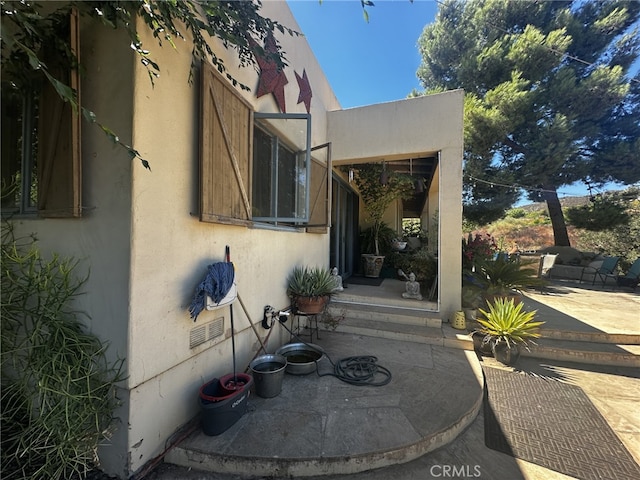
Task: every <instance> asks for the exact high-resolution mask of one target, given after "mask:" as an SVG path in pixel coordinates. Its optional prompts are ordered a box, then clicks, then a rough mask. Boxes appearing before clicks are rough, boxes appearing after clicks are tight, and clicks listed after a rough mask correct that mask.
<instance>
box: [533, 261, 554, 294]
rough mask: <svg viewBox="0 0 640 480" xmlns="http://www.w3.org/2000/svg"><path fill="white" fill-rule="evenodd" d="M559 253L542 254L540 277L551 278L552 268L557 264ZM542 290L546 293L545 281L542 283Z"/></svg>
mask: <svg viewBox="0 0 640 480" xmlns="http://www.w3.org/2000/svg"><path fill="white" fill-rule="evenodd" d="M557 258H558V254H557V253H556V254H551V253H545V254H544V255H540V263H539V265H538V278H540V279H549V280H551V269H552V268H553V266H554V265H555V264H556V259H557ZM540 292H541V293H544V283H541V284H540Z"/></svg>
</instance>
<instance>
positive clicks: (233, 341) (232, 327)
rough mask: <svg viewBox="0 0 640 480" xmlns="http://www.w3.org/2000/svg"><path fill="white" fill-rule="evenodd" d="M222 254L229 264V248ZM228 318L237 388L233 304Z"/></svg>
mask: <svg viewBox="0 0 640 480" xmlns="http://www.w3.org/2000/svg"><path fill="white" fill-rule="evenodd" d="M224 253H225V257H226V260H227V262H231V249H230V248H229V245H227V246H226V247H224ZM229 318H230V319H231V352H232V355H233V381H234V382H235V384H236V386H237V385H238V377H237V373H236V372H237V370H236V338H235V327H234V326H233V303H232V304H231V305H229Z"/></svg>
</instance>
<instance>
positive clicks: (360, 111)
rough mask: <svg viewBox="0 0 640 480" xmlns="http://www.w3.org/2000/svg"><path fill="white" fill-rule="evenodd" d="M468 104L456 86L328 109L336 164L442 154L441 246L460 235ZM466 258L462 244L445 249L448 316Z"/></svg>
mask: <svg viewBox="0 0 640 480" xmlns="http://www.w3.org/2000/svg"><path fill="white" fill-rule="evenodd" d="M463 105H464V92H463V91H462V90H456V91H452V92H445V93H440V94H436V95H428V96H424V97H416V98H410V99H406V100H399V101H395V102H388V103H382V104H377V105H368V106H365V107H358V108H351V109H347V110H340V111H333V112H329V114H328V119H329V120H328V121H329V123H328V137H329V138H330V139H331V141H332V153H333V163H334V165H344V164H350V163H364V162H370V161H382V160H395V159H402V158H411V157H413V158H415V157H420V156H423V155H427V154H433V153H436V152H437V153H438V154H439V157H440V161H439V164H438V173H439V175H438V179H437V180H436V181H437V183H436V184H434V185H433V186H432V190H433V189H438V187H439V186H440V185H446V188H442V189H439V195H438V196H437V198H438V202H437V205H434V203H435V202H433V199H434V198H433V197H435V195H432V194H431V192H430V196H429V197H430V199H429V213H430V215H431V216H432V215H433V212H435V211H436V210H437V211H438V212H439V231H438V233H439V239H440V241H439V242H438V243H439V245H443V242H442V239H452V238H461V235H462V230H461V228H462V227H461V225H462V149H463V131H462V126H463V125H462V118H463V116H462V113H463ZM435 191H438V190H434V192H435ZM423 220H424V219H423ZM427 220H428V221H431V219H430V218H428V219H427ZM449 245H450V244H449ZM461 262H462V260H461V255H460V249H459V248H446V249H445V248H441V249H440V251H439V256H438V282H439V286H440V288H439V292H440V298H439V311H440V312H441V314H442V318H443V319H445V320H446V319H448V318H450V316H451V315H452V313H453V312H454V311H456V310H458V309H460V294H461V281H460V268H461Z"/></svg>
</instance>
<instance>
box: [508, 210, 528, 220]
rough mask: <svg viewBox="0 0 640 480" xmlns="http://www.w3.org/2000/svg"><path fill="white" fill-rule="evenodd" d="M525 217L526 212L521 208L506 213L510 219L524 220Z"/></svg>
mask: <svg viewBox="0 0 640 480" xmlns="http://www.w3.org/2000/svg"><path fill="white" fill-rule="evenodd" d="M526 216H527V212H525V211H524V210H523V209H522V208H512V209H511V210H509V211H508V212H507V217H511V218H524V217H526Z"/></svg>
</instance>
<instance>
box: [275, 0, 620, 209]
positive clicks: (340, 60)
mask: <svg viewBox="0 0 640 480" xmlns="http://www.w3.org/2000/svg"><path fill="white" fill-rule="evenodd" d="M373 2H374V4H375V6H373V7H368V8H367V11H368V13H369V22H368V23H367V22H366V21H365V19H364V17H363V14H362V6H361V5H360V0H322V2H320V1H319V0H288V2H287V3H288V4H289V7H290V9H291V11H292V12H293V15H294V17H295V18H296V21H297V22H298V24H299V25H300V29H301V30H302V33H304V35H305V37H306V39H307V41H308V42H309V44H310V45H311V48H312V50H313V52H314V54H315V56H316V57H317V59H318V61H319V62H320V65H321V67H322V69H323V70H324V73H325V75H326V77H327V79H328V80H329V83H330V84H331V86H332V87H333V91H334V92H335V94H336V96H337V97H338V100H339V101H340V104H341V105H342V108H350V107H357V106H361V105H369V104H373V103H380V102H388V101H392V100H399V99H402V98H406V97H407V95H408V94H409V93H410V92H411V91H412V90H413V89H414V88H415V89H418V90H422V87H421V86H420V82H419V81H418V77H417V76H416V71H417V69H418V67H419V66H420V54H419V52H418V47H417V44H418V39H419V37H420V34H421V33H422V30H423V29H424V27H425V26H426V25H428V24H430V23H432V22H434V21H435V17H436V13H437V11H438V3H437V1H436V0H414V1H413V2H410V1H409V0H373ZM620 188H622V187H620V186H615V185H608V186H607V189H613V190H618V189H620ZM587 193H588V190H587V189H586V187H585V185H584V184H582V183H578V184H574V185H565V186H563V187H561V188H560V189H559V190H558V195H559V196H560V197H565V196H574V195H586V194H587ZM594 193H595V192H594Z"/></svg>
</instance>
